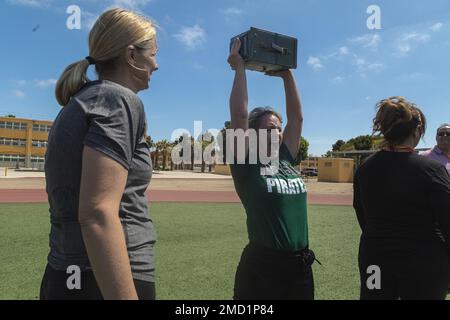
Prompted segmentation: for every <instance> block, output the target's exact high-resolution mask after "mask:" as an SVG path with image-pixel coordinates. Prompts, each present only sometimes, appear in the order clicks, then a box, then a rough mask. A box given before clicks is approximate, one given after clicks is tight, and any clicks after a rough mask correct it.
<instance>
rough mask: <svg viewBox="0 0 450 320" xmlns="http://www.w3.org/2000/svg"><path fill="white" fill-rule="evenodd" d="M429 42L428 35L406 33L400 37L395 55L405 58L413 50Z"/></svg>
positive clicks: (429, 37)
mask: <svg viewBox="0 0 450 320" xmlns="http://www.w3.org/2000/svg"><path fill="white" fill-rule="evenodd" d="M430 40H431V36H430V35H429V34H428V33H419V32H408V33H405V34H403V35H401V36H400V39H399V41H398V45H397V55H399V56H406V55H408V54H409V53H410V52H411V51H412V50H413V49H414V48H417V47H418V46H420V45H422V44H425V43H427V42H429V41H430Z"/></svg>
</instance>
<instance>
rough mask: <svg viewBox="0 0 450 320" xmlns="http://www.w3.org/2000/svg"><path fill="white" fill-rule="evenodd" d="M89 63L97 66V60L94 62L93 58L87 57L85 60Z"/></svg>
mask: <svg viewBox="0 0 450 320" xmlns="http://www.w3.org/2000/svg"><path fill="white" fill-rule="evenodd" d="M85 59H86V60H87V61H89V64H90V65H91V64H95V60H94V58H92V57H91V56H87V57H86V58H85Z"/></svg>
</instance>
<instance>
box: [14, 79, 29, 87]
mask: <svg viewBox="0 0 450 320" xmlns="http://www.w3.org/2000/svg"><path fill="white" fill-rule="evenodd" d="M16 83H17V84H18V85H19V86H21V87H23V86H25V85H26V84H27V80H17V81H16Z"/></svg>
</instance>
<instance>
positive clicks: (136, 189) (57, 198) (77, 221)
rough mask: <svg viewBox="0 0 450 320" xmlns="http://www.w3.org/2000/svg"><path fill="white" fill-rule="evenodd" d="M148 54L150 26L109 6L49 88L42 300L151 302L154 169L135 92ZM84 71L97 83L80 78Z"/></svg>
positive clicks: (151, 51) (152, 47)
mask: <svg viewBox="0 0 450 320" xmlns="http://www.w3.org/2000/svg"><path fill="white" fill-rule="evenodd" d="M156 51H157V45H156V30H155V27H154V25H153V24H152V22H151V21H149V20H148V19H146V18H144V17H142V16H140V15H137V14H135V13H133V12H130V11H127V10H123V9H112V10H109V11H106V12H104V13H103V14H102V15H101V16H100V17H99V18H98V20H97V22H96V23H95V25H94V26H93V28H92V30H91V32H90V35H89V56H88V57H86V58H85V59H82V60H80V61H78V62H75V63H73V64H71V65H69V66H68V67H67V68H66V69H65V71H64V72H63V74H62V75H61V77H60V78H59V80H58V82H57V84H56V99H57V100H58V102H59V104H60V105H62V106H63V108H62V110H61V111H60V113H59V114H58V116H57V118H56V120H55V122H54V125H53V127H52V129H51V132H50V136H49V143H48V149H47V154H46V164H45V173H46V183H47V187H46V188H47V194H48V200H49V205H50V217H51V231H50V253H49V255H48V265H47V268H46V270H45V274H44V277H43V279H42V284H41V293H40V297H41V299H154V298H155V285H154V280H155V275H154V243H155V241H156V235H155V231H154V227H153V224H152V221H151V220H150V218H149V216H148V208H147V198H146V195H145V191H146V189H147V187H148V185H149V183H150V179H151V173H152V163H151V160H150V152H149V148H148V146H147V144H146V142H145V135H146V127H147V125H146V117H145V113H144V107H143V105H142V102H141V100H140V99H139V97H138V96H137V95H136V94H137V93H138V92H139V91H141V90H145V89H147V88H148V87H149V85H148V83H149V81H150V78H151V75H152V73H153V72H154V71H155V70H157V69H158V67H157V63H156V60H155V55H156ZM90 65H95V70H96V72H97V74H98V80H95V81H89V79H88V78H87V76H86V72H87V69H88V67H89V66H90ZM78 271H80V272H79V273H78Z"/></svg>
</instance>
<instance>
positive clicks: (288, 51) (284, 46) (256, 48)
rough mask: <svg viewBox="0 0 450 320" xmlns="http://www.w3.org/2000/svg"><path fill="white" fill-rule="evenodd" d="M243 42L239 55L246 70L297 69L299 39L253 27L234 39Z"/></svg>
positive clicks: (232, 40)
mask: <svg viewBox="0 0 450 320" xmlns="http://www.w3.org/2000/svg"><path fill="white" fill-rule="evenodd" d="M236 38H239V39H240V40H241V49H240V50H239V54H240V55H241V56H242V58H243V59H244V61H245V68H246V69H249V70H254V71H260V72H267V71H280V70H286V69H296V68H297V39H296V38H293V37H289V36H285V35H282V34H278V33H274V32H270V31H266V30H262V29H258V28H254V27H251V28H250V30H249V31H247V32H244V33H241V34H240V35H238V36H236V37H233V38H232V39H231V42H230V48H231V46H232V44H233V42H234V40H235V39H236Z"/></svg>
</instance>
